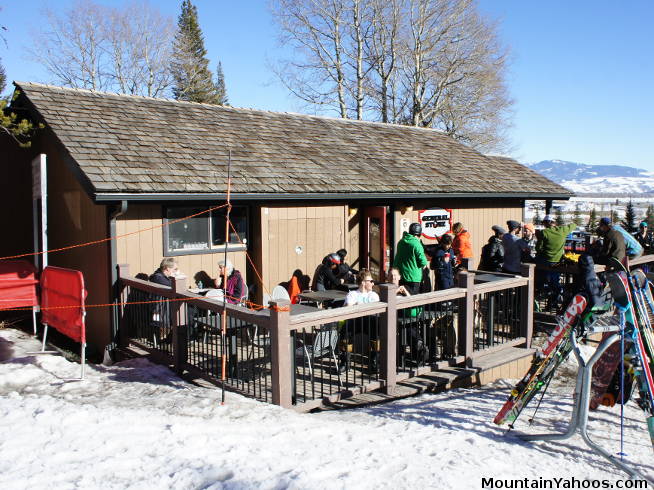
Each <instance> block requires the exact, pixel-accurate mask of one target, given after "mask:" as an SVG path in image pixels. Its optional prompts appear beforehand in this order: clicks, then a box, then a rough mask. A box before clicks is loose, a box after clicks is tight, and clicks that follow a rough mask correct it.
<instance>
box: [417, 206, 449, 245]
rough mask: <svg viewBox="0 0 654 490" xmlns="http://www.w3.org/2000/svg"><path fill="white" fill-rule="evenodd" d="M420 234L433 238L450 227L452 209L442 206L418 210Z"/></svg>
mask: <svg viewBox="0 0 654 490" xmlns="http://www.w3.org/2000/svg"><path fill="white" fill-rule="evenodd" d="M418 219H419V220H420V225H421V226H422V236H424V237H425V238H431V239H432V240H435V239H436V238H440V237H442V236H443V235H445V233H447V232H449V231H450V230H451V229H452V210H451V209H443V208H431V209H424V210H422V211H419V212H418Z"/></svg>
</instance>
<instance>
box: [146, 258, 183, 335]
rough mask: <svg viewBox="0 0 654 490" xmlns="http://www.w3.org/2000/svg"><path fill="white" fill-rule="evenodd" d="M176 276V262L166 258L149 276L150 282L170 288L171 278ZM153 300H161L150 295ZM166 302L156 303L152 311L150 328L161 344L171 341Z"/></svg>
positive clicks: (168, 311)
mask: <svg viewBox="0 0 654 490" xmlns="http://www.w3.org/2000/svg"><path fill="white" fill-rule="evenodd" d="M176 274H177V261H176V260H175V259H173V258H170V257H166V258H164V259H163V260H162V261H161V264H160V265H159V268H158V269H157V270H156V271H154V272H153V273H152V274H151V275H150V282H154V283H156V284H161V285H162V286H167V287H169V288H170V287H172V285H173V280H172V278H173V276H175V275H176ZM152 299H153V300H161V299H163V298H162V297H161V296H158V295H152ZM168 305H169V304H168V302H167V301H164V302H161V303H156V304H155V305H154V308H153V309H152V327H153V328H154V329H155V332H154V333H155V338H157V339H159V341H162V342H170V341H171V332H170V324H171V322H170V309H169V306H168Z"/></svg>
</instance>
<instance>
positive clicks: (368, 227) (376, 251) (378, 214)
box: [361, 206, 391, 281]
mask: <svg viewBox="0 0 654 490" xmlns="http://www.w3.org/2000/svg"><path fill="white" fill-rule="evenodd" d="M386 216H387V213H386V208H385V207H383V206H370V207H367V208H365V211H364V214H363V219H364V223H363V225H364V226H363V251H362V252H363V253H362V254H361V256H362V258H363V260H362V261H361V263H362V266H363V267H365V268H367V269H368V270H370V273H371V274H372V278H373V279H374V280H375V281H385V280H386V272H387V271H388V268H389V265H390V253H391V251H390V248H389V246H388V243H389V241H388V235H387V234H388V232H389V231H390V228H389V227H388V226H387V224H386Z"/></svg>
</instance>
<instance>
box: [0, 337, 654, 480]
mask: <svg viewBox="0 0 654 490" xmlns="http://www.w3.org/2000/svg"><path fill="white" fill-rule="evenodd" d="M38 349H39V343H38V342H37V341H35V340H34V339H32V338H30V337H29V336H28V335H27V334H25V333H23V332H20V331H17V330H10V329H5V330H0V488H2V489H22V488H50V489H59V488H81V489H87V488H88V489H94V488H102V489H104V488H111V489H113V488H115V489H123V488H136V489H159V488H161V489H163V488H175V489H194V488H212V489H213V488H255V487H256V488H270V489H276V488H312V489H313V488H330V489H331V488H357V489H358V488H412V489H416V488H418V489H422V488H436V489H438V488H444V489H449V488H452V489H458V488H481V478H482V477H485V478H489V477H495V478H502V479H506V478H525V477H529V478H538V477H543V478H552V477H572V476H574V477H575V478H577V479H580V480H583V479H585V478H589V479H602V478H607V479H610V480H612V481H614V480H616V479H622V478H625V477H626V476H625V475H623V474H622V473H621V472H619V471H618V470H617V469H615V468H614V467H613V466H611V465H610V464H608V463H607V462H605V460H603V459H602V458H601V457H600V456H598V455H595V454H591V453H590V452H589V451H588V450H587V449H586V448H585V446H583V445H582V443H581V439H580V438H579V437H575V438H573V439H571V440H568V441H564V442H562V443H558V444H552V443H542V442H540V443H525V442H522V441H520V440H519V439H517V438H516V437H515V436H514V435H513V433H510V434H509V435H505V429H504V428H499V427H497V426H495V425H494V424H493V423H492V422H491V420H492V418H493V416H494V414H495V413H496V411H497V410H498V409H499V407H500V406H501V404H502V403H503V401H504V400H505V398H506V396H507V392H508V387H509V385H510V383H509V382H499V383H496V384H494V385H492V386H489V387H486V388H483V389H459V390H454V391H450V392H446V393H442V394H438V395H423V396H419V397H414V398H408V399H404V400H400V401H396V402H393V403H389V404H385V405H380V406H376V407H371V408H365V409H357V410H347V411H338V412H323V413H316V414H298V413H295V412H293V411H290V410H283V409H280V408H277V407H274V406H272V405H266V404H262V403H258V402H255V401H252V400H249V399H246V398H243V397H241V396H238V395H235V394H231V393H228V394H227V403H226V404H225V405H224V406H221V405H220V390H218V389H206V388H202V387H197V386H194V385H191V384H188V383H186V382H184V381H182V380H180V379H179V378H177V377H175V376H174V375H173V374H172V373H171V372H170V371H169V370H168V369H167V368H165V367H161V366H157V365H154V364H151V363H149V362H148V361H146V360H143V359H136V360H130V361H127V362H123V363H120V364H117V365H114V366H111V367H104V366H96V365H93V366H89V368H88V369H87V379H86V380H85V381H82V382H69V381H67V379H68V378H72V377H75V376H78V374H79V365H77V364H72V363H70V362H68V361H66V360H65V359H63V358H62V357H60V356H35V355H31V354H28V353H27V352H28V351H34V350H38ZM557 390H558V392H557V393H548V396H546V398H545V400H544V402H543V405H542V407H541V412H540V417H539V424H538V425H536V426H535V427H532V428H530V429H528V430H529V431H532V432H533V431H539V432H542V431H549V430H552V429H554V430H562V429H564V427H565V421H566V418H567V416H568V415H569V412H570V409H571V403H570V396H569V394H570V392H571V389H570V388H569V387H567V386H566V384H565V383H563V384H562V385H561V386H560V387H559V388H557ZM554 395H556V396H554ZM532 410H533V408H531V407H530V409H528V410H527V412H526V413H524V414H523V418H524V420H522V423H521V424H519V426H518V427H517V429H518V428H519V429H520V430H523V429H526V428H527V425H526V420H527V419H528V418H529V416H530V415H531V412H532ZM618 414H619V410H618V408H617V407H616V408H615V409H612V410H608V409H604V410H602V411H600V412H598V413H595V414H593V415H592V418H591V422H590V427H591V436H592V437H593V438H594V440H596V441H597V442H599V443H601V444H602V445H605V446H606V447H608V448H609V449H610V450H611V451H612V452H617V451H618V449H619V445H618V434H619V432H618V428H619V425H618V424H619V418H618ZM625 425H626V439H627V446H626V452H627V453H628V454H629V459H630V460H631V461H633V462H635V463H636V466H637V467H638V468H639V469H640V470H641V471H642V472H645V473H647V474H650V475H654V467H653V465H652V463H653V461H652V447H651V444H650V442H649V437H648V435H647V431H646V428H645V422H644V416H643V414H642V412H641V411H640V410H639V409H638V408H637V407H636V406H635V405H634V404H633V403H632V404H631V405H629V406H628V407H627V409H626V419H625Z"/></svg>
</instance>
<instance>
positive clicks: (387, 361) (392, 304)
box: [379, 284, 397, 395]
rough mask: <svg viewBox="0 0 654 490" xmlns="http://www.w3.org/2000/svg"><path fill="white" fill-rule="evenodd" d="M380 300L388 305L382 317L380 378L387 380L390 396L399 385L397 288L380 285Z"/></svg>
mask: <svg viewBox="0 0 654 490" xmlns="http://www.w3.org/2000/svg"><path fill="white" fill-rule="evenodd" d="M379 292H380V295H379V297H380V299H381V300H382V301H383V302H384V303H386V304H387V305H388V306H387V307H386V312H385V313H382V314H381V315H380V318H379V320H380V324H379V336H380V339H381V365H380V370H381V371H380V373H379V374H380V376H381V378H382V379H383V380H385V382H386V384H385V385H384V392H385V393H386V394H387V395H390V394H392V393H393V391H394V390H395V385H396V384H397V286H396V285H395V284H380V285H379Z"/></svg>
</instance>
